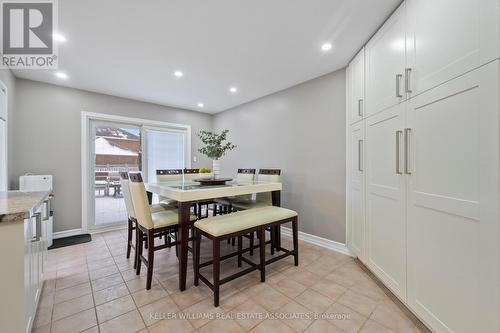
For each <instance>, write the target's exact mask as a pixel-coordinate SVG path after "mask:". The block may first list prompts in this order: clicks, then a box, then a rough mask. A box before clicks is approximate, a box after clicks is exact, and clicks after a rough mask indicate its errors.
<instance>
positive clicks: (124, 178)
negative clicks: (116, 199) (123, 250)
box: [120, 172, 165, 268]
mask: <svg viewBox="0 0 500 333" xmlns="http://www.w3.org/2000/svg"><path fill="white" fill-rule="evenodd" d="M120 184H121V187H122V195H123V200H124V201H125V208H126V209H127V216H128V233H127V259H128V258H130V251H131V249H134V268H136V267H137V250H136V246H135V243H134V242H133V241H132V238H133V237H132V236H133V232H134V230H137V219H136V217H135V211H134V205H133V203H132V197H131V195H130V188H129V178H128V173H127V172H120ZM150 209H151V212H152V213H157V212H160V211H162V210H165V207H164V206H162V205H159V204H155V205H151V206H150ZM146 244H147V243H146Z"/></svg>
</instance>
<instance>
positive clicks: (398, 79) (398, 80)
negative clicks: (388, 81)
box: [396, 74, 403, 98]
mask: <svg viewBox="0 0 500 333" xmlns="http://www.w3.org/2000/svg"><path fill="white" fill-rule="evenodd" d="M402 78H403V74H396V97H398V98H399V97H403V95H402V94H401V79H402Z"/></svg>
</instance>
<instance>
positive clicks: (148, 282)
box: [146, 230, 155, 290]
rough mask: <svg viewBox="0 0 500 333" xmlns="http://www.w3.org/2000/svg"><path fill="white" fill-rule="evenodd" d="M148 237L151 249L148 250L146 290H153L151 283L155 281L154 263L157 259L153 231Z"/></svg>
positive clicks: (150, 231)
mask: <svg viewBox="0 0 500 333" xmlns="http://www.w3.org/2000/svg"><path fill="white" fill-rule="evenodd" d="M147 237H148V243H149V248H148V273H147V279H146V290H149V289H151V282H152V281H153V263H154V259H155V252H154V248H155V247H154V237H153V230H149V232H148V233H147Z"/></svg>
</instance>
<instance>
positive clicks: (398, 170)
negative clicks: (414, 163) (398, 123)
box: [396, 130, 403, 175]
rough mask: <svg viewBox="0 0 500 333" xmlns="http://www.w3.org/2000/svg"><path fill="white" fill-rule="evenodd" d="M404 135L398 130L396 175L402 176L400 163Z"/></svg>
mask: <svg viewBox="0 0 500 333" xmlns="http://www.w3.org/2000/svg"><path fill="white" fill-rule="evenodd" d="M402 135H403V131H401V130H398V131H396V174H398V175H402V174H403V172H401V168H400V167H401V166H400V164H401V163H400V161H401V156H400V152H401V136H402Z"/></svg>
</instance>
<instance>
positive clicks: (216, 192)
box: [145, 180, 282, 291]
mask: <svg viewBox="0 0 500 333" xmlns="http://www.w3.org/2000/svg"><path fill="white" fill-rule="evenodd" d="M145 186H146V191H147V192H148V198H149V200H150V203H151V201H152V195H153V193H154V194H157V195H159V196H161V197H166V198H169V199H172V200H175V201H177V202H178V205H177V206H178V214H179V224H180V226H179V236H178V237H179V238H180V239H179V241H180V246H179V289H180V290H181V291H183V290H185V289H186V275H187V261H188V242H189V224H190V214H191V205H192V204H193V203H196V202H198V201H208V200H213V199H217V198H223V197H233V196H238V195H244V194H253V193H262V192H271V198H272V204H273V205H274V206H281V189H282V186H281V183H278V182H262V181H229V182H227V183H226V184H225V185H201V184H200V183H198V182H195V181H192V180H190V181H188V180H185V181H169V182H158V183H146V184H145ZM275 232H276V240H275V241H276V246H277V248H278V249H279V248H280V231H279V228H277V229H276V230H275Z"/></svg>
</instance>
